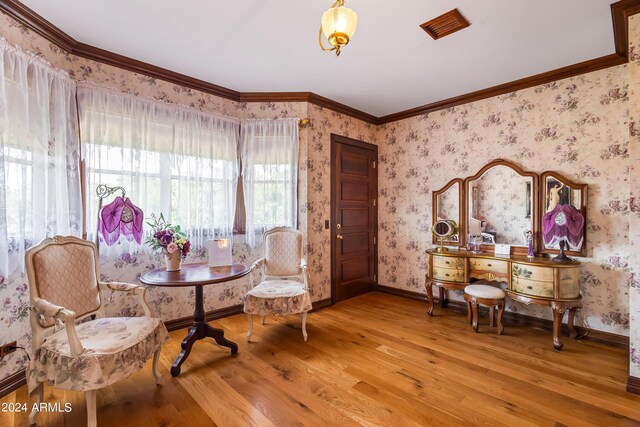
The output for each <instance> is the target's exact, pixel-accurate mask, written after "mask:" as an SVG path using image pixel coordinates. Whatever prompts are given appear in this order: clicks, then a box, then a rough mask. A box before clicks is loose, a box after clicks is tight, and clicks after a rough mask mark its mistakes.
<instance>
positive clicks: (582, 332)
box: [375, 285, 640, 381]
mask: <svg viewBox="0 0 640 427" xmlns="http://www.w3.org/2000/svg"><path fill="white" fill-rule="evenodd" d="M375 290H376V291H378V292H384V293H387V294H391V295H396V296H399V297H403V298H408V299H411V300H414V301H421V302H427V301H428V300H427V295H426V294H423V293H420V292H413V291H407V290H404V289H397V288H392V287H391V286H383V285H377V286H376V287H375ZM433 300H434V303H439V301H438V299H437V298H435V297H434V299H433ZM447 308H451V309H453V310H455V311H458V312H462V313H466V312H467V306H466V304H465V303H464V302H462V301H451V300H449V301H448V304H447ZM481 310H484V307H481ZM504 320H505V323H511V324H516V325H521V326H529V327H532V328H538V329H544V330H546V331H552V330H553V321H551V320H548V319H540V318H538V317H533V316H529V315H526V314H520V313H513V312H505V313H504ZM562 330H563V332H564V333H565V334H568V333H569V330H568V329H567V325H562ZM576 331H578V335H579V336H581V337H582V338H581V339H587V340H592V341H597V342H601V343H603V344H607V345H610V346H613V347H618V348H622V349H625V350H627V351H628V350H629V337H626V336H624V335H618V334H612V333H610V332H604V331H598V330H595V329H589V328H584V327H581V326H576ZM639 381H640V380H639Z"/></svg>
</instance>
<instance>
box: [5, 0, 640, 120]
mask: <svg viewBox="0 0 640 427" xmlns="http://www.w3.org/2000/svg"><path fill="white" fill-rule="evenodd" d="M0 10H2V11H3V12H5V13H6V14H8V15H9V16H11V17H12V18H13V19H15V20H17V21H18V22H20V23H22V24H23V25H25V26H26V27H27V28H29V29H30V30H32V31H34V32H36V33H37V34H39V35H40V36H42V37H44V38H45V39H47V40H49V41H50V42H52V43H54V44H55V45H57V46H59V47H60V48H62V49H64V50H66V51H67V52H69V53H70V54H72V55H76V56H79V57H82V58H85V59H89V60H93V61H98V62H102V63H104V64H108V65H112V66H115V67H118V68H121V69H125V70H129V71H132V72H135V73H139V74H143V75H146V76H149V77H153V78H156V79H159V80H164V81H167V82H169V83H173V84H177V85H181V86H185V87H188V88H191V89H195V90H198V91H201V92H204V93H208V94H211V95H214V96H219V97H222V98H225V99H230V100H232V101H236V102H247V103H249V102H308V103H311V104H314V105H317V106H319V107H323V108H327V109H330V110H332V111H336V112H338V113H342V114H345V115H348V116H351V117H353V118H356V119H359V120H362V121H364V122H367V123H370V124H373V125H381V124H385V123H391V122H394V121H398V120H403V119H407V118H410V117H414V116H419V115H422V114H427V113H431V112H434V111H438V110H442V109H445V108H451V107H455V106H457V105H462V104H467V103H470V102H475V101H479V100H482V99H486V98H491V97H494V96H497V95H502V94H505V93H509V92H514V91H517V90H522V89H526V88H529V87H533V86H537V85H541V84H545V83H550V82H553V81H556V80H561V79H566V78H568V77H573V76H577V75H580V74H584V73H590V72H592V71H597V70H601V69H604V68H608V67H613V66H616V65H621V64H624V63H626V62H627V61H628V52H627V50H628V21H627V20H628V17H629V16H631V15H634V14H636V13H640V0H620V1H618V2H616V3H613V4H612V5H611V16H612V21H613V34H614V40H615V43H614V44H615V53H612V54H610V55H606V56H602V57H600V58H595V59H592V60H589V61H584V62H580V63H578V64H573V65H569V66H567V67H562V68H558V69H556V70H552V71H548V72H545V73H541V74H536V75H534V76H530V77H526V78H523V79H519V80H514V81H512V82H508V83H504V84H500V85H497V86H493V87H489V88H486V89H482V90H478V91H474V92H471V93H467V94H464V95H459V96H455V97H452V98H448V99H444V100H441V101H437V102H432V103H429V104H425V105H422V106H419V107H415V108H411V109H408V110H404V111H400V112H397V113H393V114H389V115H386V116H383V117H376V116H374V115H372V114H369V113H365V112H364V111H360V110H358V109H356V108H353V107H349V106H348V105H345V104H342V103H339V102H336V101H333V100H331V99H329V98H325V97H323V96H320V95H317V94H315V93H313V92H238V91H235V90H233V89H229V88H226V87H223V86H219V85H216V84H213V83H209V82H206V81H204V80H200V79H196V78H194V77H190V76H187V75H184V74H180V73H176V72H174V71H171V70H167V69H166V68H162V67H158V66H156V65H153V64H149V63H146V62H142V61H138V60H136V59H132V58H129V57H126V56H123V55H119V54H117V53H114V52H110V51H107V50H104V49H100V48H98V47H95V46H91V45H88V44H86V43H82V42H80V41H78V40H76V39H74V38H73V37H71V36H70V35H68V34H67V33H65V32H64V31H62V30H61V29H60V28H58V27H56V26H55V25H53V24H52V23H51V22H49V21H47V20H46V19H44V18H43V17H41V16H40V15H38V14H37V13H35V12H34V11H33V10H31V9H29V8H28V7H26V6H25V5H23V4H22V3H20V2H19V1H17V0H0Z"/></svg>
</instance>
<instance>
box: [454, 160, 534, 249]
mask: <svg viewBox="0 0 640 427" xmlns="http://www.w3.org/2000/svg"><path fill="white" fill-rule="evenodd" d="M537 186H538V175H537V174H535V173H533V172H525V171H524V170H522V169H520V168H519V167H518V166H516V165H514V164H511V163H509V162H507V161H505V160H496V161H493V162H491V163H489V164H488V165H487V166H485V167H484V168H482V169H481V170H480V171H479V172H478V173H477V174H476V175H474V176H472V177H469V178H467V179H466V180H465V190H466V194H467V196H466V197H467V209H466V216H465V227H466V230H467V234H468V235H473V236H479V237H477V238H481V240H482V250H486V251H493V246H494V244H505V245H511V247H512V252H513V253H521V252H522V251H524V252H525V253H526V247H527V240H526V239H527V232H530V233H529V236H535V235H536V231H537V216H538V213H537V210H536V208H537V204H538V201H537ZM534 240H535V239H534Z"/></svg>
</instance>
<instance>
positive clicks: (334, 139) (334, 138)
mask: <svg viewBox="0 0 640 427" xmlns="http://www.w3.org/2000/svg"><path fill="white" fill-rule="evenodd" d="M336 144H344V145H351V146H353V147H358V148H363V149H365V150H370V151H373V158H374V161H375V164H376V166H375V167H374V169H375V171H376V172H375V174H374V180H375V182H374V184H375V188H376V200H377V199H378V198H379V197H378V164H379V162H378V146H377V145H375V144H369V143H368V142H362V141H358V140H356V139H353V138H349V137H346V136H342V135H337V134H335V133H332V134H331V151H330V153H329V156H330V158H331V171H330V174H329V175H330V178H331V203H330V208H329V209H330V214H329V217H330V218H329V230H330V235H331V237H330V240H331V304H332V305H333V304H335V303H336V294H337V283H336V270H337V266H336V250H337V248H336V235H337V234H338V233H337V230H336V227H335V224H334V220H335V218H334V217H333V215H334V212H335V207H336V185H335V184H336V182H335V171H336V167H337V165H336V159H335V156H334V154H335V147H336ZM379 206H380V203H376V206H375V209H374V211H373V225H374V238H375V241H376V244H375V245H374V248H373V274H374V277H375V278H376V279H375V280H374V283H373V289H374V290H375V288H376V287H377V286H378V280H379V279H380V278H379V277H378V245H379V243H380V242H378V207H379Z"/></svg>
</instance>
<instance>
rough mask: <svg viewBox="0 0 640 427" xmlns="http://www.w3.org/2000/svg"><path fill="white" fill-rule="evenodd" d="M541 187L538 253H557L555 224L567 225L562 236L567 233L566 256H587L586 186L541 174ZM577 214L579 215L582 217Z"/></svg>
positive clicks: (557, 244)
mask: <svg viewBox="0 0 640 427" xmlns="http://www.w3.org/2000/svg"><path fill="white" fill-rule="evenodd" d="M540 185H541V191H540V218H541V219H542V227H541V229H540V232H541V233H540V235H541V238H540V245H539V249H540V252H542V253H558V252H559V246H560V244H559V242H558V239H557V238H554V235H555V234H557V233H556V231H557V230H554V224H555V223H560V224H562V223H565V222H566V223H567V228H568V230H567V232H566V233H564V234H567V236H566V238H565V241H566V242H567V245H568V250H567V251H566V253H567V254H568V255H579V256H586V254H587V247H586V246H587V245H586V223H587V221H586V215H587V185H586V184H578V183H575V182H573V181H571V180H569V179H567V178H565V177H563V176H562V175H560V174H558V173H555V172H550V171H547V172H544V173H542V175H540ZM577 213H580V215H581V217H580V215H577ZM559 215H560V216H559ZM558 218H560V219H558ZM545 230H546V233H545Z"/></svg>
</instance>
